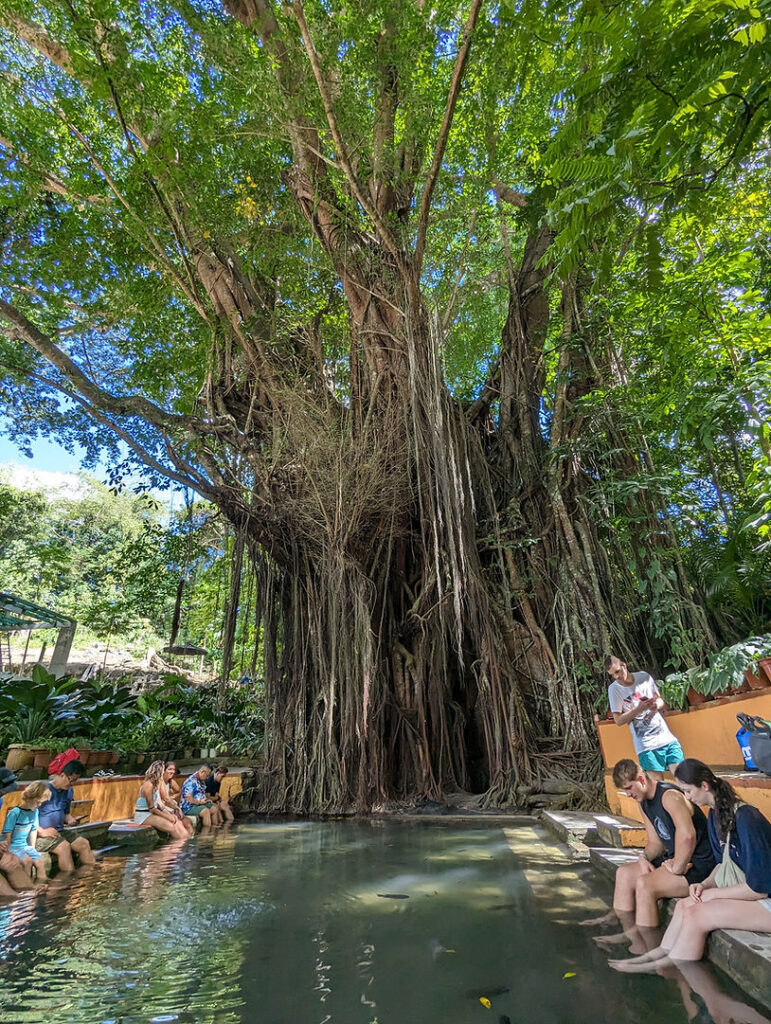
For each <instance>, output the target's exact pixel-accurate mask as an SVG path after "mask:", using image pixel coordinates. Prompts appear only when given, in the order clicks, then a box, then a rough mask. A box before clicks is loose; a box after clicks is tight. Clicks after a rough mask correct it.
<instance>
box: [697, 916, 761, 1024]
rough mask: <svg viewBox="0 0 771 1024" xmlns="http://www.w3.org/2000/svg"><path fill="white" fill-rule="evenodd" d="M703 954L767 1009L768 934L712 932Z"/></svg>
mask: <svg viewBox="0 0 771 1024" xmlns="http://www.w3.org/2000/svg"><path fill="white" fill-rule="evenodd" d="M707 956H708V957H709V959H710V960H711V961H712V963H714V964H717V966H718V967H721V968H722V969H723V970H724V971H725V972H726V974H728V975H729V977H731V978H733V980H734V981H735V982H736V983H737V985H739V986H740V987H741V988H742V989H744V991H745V992H748V993H749V994H750V995H751V996H752V998H753V999H757V1001H758V1002H759V1003H760V1004H761V1005H762V1006H765V1007H766V1009H768V1010H771V934H768V933H765V934H764V933H762V932H743V931H741V932H740V931H733V930H732V931H728V930H720V931H716V932H712V934H711V935H710V937H709V940H708V942H707Z"/></svg>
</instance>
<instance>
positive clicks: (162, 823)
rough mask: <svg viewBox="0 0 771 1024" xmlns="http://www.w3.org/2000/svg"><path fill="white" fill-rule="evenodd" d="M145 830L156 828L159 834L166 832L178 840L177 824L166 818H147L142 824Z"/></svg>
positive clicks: (156, 816)
mask: <svg viewBox="0 0 771 1024" xmlns="http://www.w3.org/2000/svg"><path fill="white" fill-rule="evenodd" d="M142 827H143V828H155V829H157V830H158V831H159V832H165V833H166V835H169V836H173V837H174V838H175V839H177V838H178V835H177V826H176V823H174V822H171V821H168V819H166V818H161V817H160V815H158V814H151V815H150V817H149V818H146V819H145V820H144V821H143V822H142Z"/></svg>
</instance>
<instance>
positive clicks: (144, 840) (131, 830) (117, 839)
mask: <svg viewBox="0 0 771 1024" xmlns="http://www.w3.org/2000/svg"><path fill="white" fill-rule="evenodd" d="M107 841H108V843H110V844H113V845H117V846H122V847H123V848H124V849H126V850H131V851H135V850H152V849H153V847H155V846H158V844H159V843H160V841H161V837H160V835H159V834H158V832H156V830H155V829H154V828H142V826H141V825H137V824H136V822H134V821H132V820H131V819H130V818H129V819H127V820H126V821H113V822H112V823H111V825H110V827H109V829H108V831H107Z"/></svg>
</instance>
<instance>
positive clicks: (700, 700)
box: [686, 686, 709, 707]
mask: <svg viewBox="0 0 771 1024" xmlns="http://www.w3.org/2000/svg"><path fill="white" fill-rule="evenodd" d="M686 696H687V697H688V704H689V706H690V707H694V706H695V705H696V704H706V703H707V701H708V700H709V697H707V696H706V694H703V693H699V691H698V690H694V688H693V687H692V686H689V687H688V693H687V695H686Z"/></svg>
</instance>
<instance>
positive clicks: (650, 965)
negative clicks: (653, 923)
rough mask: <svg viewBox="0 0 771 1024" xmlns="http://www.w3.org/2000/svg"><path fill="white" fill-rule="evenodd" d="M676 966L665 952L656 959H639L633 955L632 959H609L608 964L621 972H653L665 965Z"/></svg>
mask: <svg viewBox="0 0 771 1024" xmlns="http://www.w3.org/2000/svg"><path fill="white" fill-rule="evenodd" d="M670 965H671V966H674V967H676V966H677V963H676V962H675V961H674V960H670V958H669V956H667V954H664V956H662V957H659V958H658V959H657V960H639V959H638V958H637V957H634V958H633V959H632V960H610V961H608V966H609V967H611V968H612V969H613V970H614V971H620V972H621V973H622V974H655V973H656V972H657V971H661V970H663V968H665V967H669V966H670Z"/></svg>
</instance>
